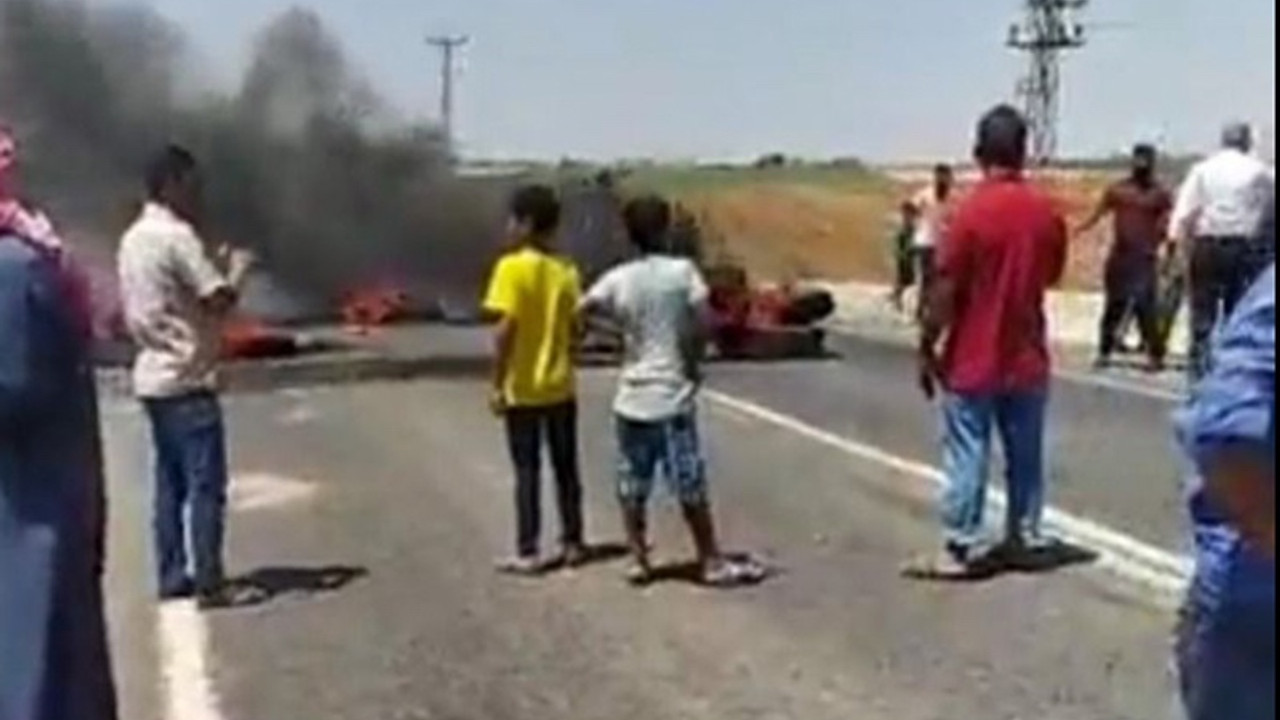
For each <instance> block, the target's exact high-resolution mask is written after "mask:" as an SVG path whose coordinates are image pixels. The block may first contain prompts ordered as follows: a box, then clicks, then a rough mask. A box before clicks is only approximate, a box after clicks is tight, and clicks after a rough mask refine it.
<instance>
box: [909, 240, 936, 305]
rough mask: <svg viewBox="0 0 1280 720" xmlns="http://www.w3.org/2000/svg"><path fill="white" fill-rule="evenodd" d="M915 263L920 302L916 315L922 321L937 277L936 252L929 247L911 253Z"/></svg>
mask: <svg viewBox="0 0 1280 720" xmlns="http://www.w3.org/2000/svg"><path fill="white" fill-rule="evenodd" d="M912 254H913V255H914V256H915V261H916V280H917V282H919V284H920V302H919V307H918V308H917V312H916V315H917V316H918V317H919V318H921V319H923V318H924V313H925V312H926V311H927V310H928V308H929V301H930V300H931V299H932V297H933V286H934V282H935V280H936V278H937V276H938V251H937V249H935V248H931V247H921V248H916V249H914V250H913V251H912Z"/></svg>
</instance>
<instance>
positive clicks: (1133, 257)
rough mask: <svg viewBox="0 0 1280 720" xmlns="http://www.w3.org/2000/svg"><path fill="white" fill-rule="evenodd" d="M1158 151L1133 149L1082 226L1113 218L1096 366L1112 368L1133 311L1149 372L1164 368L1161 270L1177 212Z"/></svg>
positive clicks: (1083, 228) (1141, 147)
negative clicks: (1124, 172) (1127, 169)
mask: <svg viewBox="0 0 1280 720" xmlns="http://www.w3.org/2000/svg"><path fill="white" fill-rule="evenodd" d="M1157 157H1158V153H1157V151H1156V149H1155V148H1154V147H1152V146H1151V145H1139V146H1137V147H1136V148H1134V150H1133V169H1132V172H1131V174H1130V175H1129V177H1128V178H1126V179H1124V180H1121V181H1120V182H1117V183H1115V184H1114V185H1112V186H1111V187H1109V188H1107V191H1106V193H1104V194H1103V196H1102V201H1101V202H1100V203H1099V204H1098V209H1097V210H1096V211H1095V212H1094V213H1093V215H1091V216H1090V217H1089V219H1088V220H1086V221H1085V223H1084V224H1083V225H1081V226H1080V229H1079V232H1080V233H1086V232H1088V231H1089V230H1091V229H1093V227H1094V226H1095V225H1097V224H1098V223H1099V222H1101V221H1102V219H1103V218H1105V217H1106V216H1107V215H1111V216H1112V218H1113V221H1114V230H1113V235H1114V241H1113V242H1112V245H1111V254H1110V256H1109V257H1108V258H1107V268H1106V292H1107V300H1106V309H1105V310H1104V311H1103V313H1102V323H1101V328H1100V331H1099V332H1100V339H1099V343H1098V361H1097V367H1098V368H1099V369H1105V368H1107V367H1110V365H1111V362H1112V357H1113V355H1114V354H1115V351H1116V347H1117V345H1118V344H1119V341H1120V339H1121V338H1120V331H1121V327H1122V324H1123V323H1124V321H1125V319H1126V318H1127V317H1129V313H1130V312H1132V313H1133V316H1134V317H1135V318H1136V319H1137V321H1138V326H1139V328H1140V329H1141V331H1142V344H1143V347H1144V348H1145V349H1146V351H1147V356H1148V359H1149V364H1148V369H1149V370H1150V371H1151V372H1160V371H1161V370H1163V369H1164V364H1165V350H1166V345H1167V343H1166V340H1165V337H1164V333H1163V332H1162V330H1161V328H1162V326H1163V323H1162V322H1161V320H1160V308H1159V287H1158V286H1159V280H1158V275H1159V266H1160V256H1161V254H1162V251H1163V249H1165V248H1167V247H1170V245H1169V243H1167V242H1166V237H1165V236H1166V233H1165V228H1167V227H1168V224H1169V214H1170V213H1171V212H1173V195H1172V194H1171V193H1170V192H1169V191H1168V190H1167V189H1165V188H1164V187H1163V186H1162V185H1161V184H1160V182H1159V180H1158V179H1157V178H1156V164H1157Z"/></svg>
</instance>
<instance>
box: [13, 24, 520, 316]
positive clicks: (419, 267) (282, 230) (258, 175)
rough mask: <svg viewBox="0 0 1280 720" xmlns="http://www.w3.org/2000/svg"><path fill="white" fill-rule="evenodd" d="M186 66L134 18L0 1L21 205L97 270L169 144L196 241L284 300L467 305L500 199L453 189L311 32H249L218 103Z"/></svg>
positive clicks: (442, 158)
mask: <svg viewBox="0 0 1280 720" xmlns="http://www.w3.org/2000/svg"><path fill="white" fill-rule="evenodd" d="M197 64H198V63H197V62H196V60H195V58H194V56H193V53H191V52H190V48H189V47H188V45H187V41H186V38H185V36H184V34H183V33H182V31H181V30H180V29H179V28H177V27H175V26H174V25H172V24H171V23H169V22H168V21H167V20H165V19H164V18H163V17H161V16H159V15H158V14H156V13H155V12H154V11H152V10H149V9H146V8H142V7H130V6H125V7H110V6H108V7H103V6H100V5H97V4H93V5H90V4H89V3H86V2H83V1H80V0H0V122H4V123H5V124H7V125H9V126H10V127H12V128H14V129H15V131H16V134H17V135H18V136H19V138H20V140H21V142H22V146H23V157H24V161H23V163H24V169H23V174H24V177H25V179H26V183H25V184H26V186H27V188H28V190H29V191H30V194H31V195H32V196H33V197H34V198H35V199H36V200H37V201H38V202H40V203H42V204H44V205H45V206H46V207H48V208H49V209H50V210H51V211H52V213H53V214H54V215H55V216H56V218H57V219H58V220H59V222H60V224H61V225H63V226H64V227H74V228H75V229H76V230H77V231H78V232H76V233H74V234H75V235H76V236H77V237H88V238H94V239H95V240H94V242H95V243H96V244H97V245H99V250H101V251H103V254H106V253H109V251H110V249H111V245H112V244H113V243H114V238H115V237H116V236H118V234H119V232H120V231H121V230H122V229H123V227H124V226H125V224H126V223H127V221H128V219H129V216H130V214H131V213H132V212H134V211H135V210H136V207H137V202H138V200H139V198H140V196H141V187H140V185H141V183H140V168H141V167H142V166H143V165H144V163H145V159H146V158H147V156H148V155H149V154H151V153H152V152H154V151H155V150H156V149H157V148H158V147H160V146H161V145H163V144H164V143H166V142H178V143H180V144H183V145H186V146H188V147H190V148H191V149H192V150H193V151H195V153H196V154H197V155H198V156H199V157H200V159H201V162H202V167H203V171H204V176H205V184H206V193H207V204H208V207H207V211H208V212H207V227H206V228H205V233H206V234H207V235H209V236H210V237H211V239H214V240H218V241H225V242H231V243H233V244H238V245H243V246H247V247H250V248H253V249H255V250H257V251H258V253H259V254H260V255H261V256H262V258H263V260H264V262H265V264H266V265H267V267H268V268H269V270H270V272H271V274H272V275H273V276H274V277H275V278H277V279H278V280H279V281H281V282H283V283H284V284H285V285H286V286H288V287H289V288H290V289H291V290H293V291H294V292H295V293H300V294H303V295H305V296H306V297H308V298H310V299H311V300H313V301H316V302H322V303H331V302H335V301H337V300H338V299H339V298H340V297H341V295H342V294H343V293H345V292H347V291H350V290H352V289H354V288H359V287H362V286H364V285H367V284H369V283H374V282H394V283H397V284H400V285H402V286H403V287H405V288H407V289H410V290H411V292H413V293H414V294H416V295H421V296H423V297H427V296H434V297H449V298H453V299H459V298H468V299H469V298H471V297H473V296H474V293H475V288H476V286H477V285H478V284H479V283H480V281H481V279H482V277H483V273H484V271H485V268H486V266H487V265H488V263H489V262H490V260H491V259H492V257H493V254H494V252H495V251H496V240H495V238H496V237H497V235H498V234H497V232H496V231H497V229H498V228H497V221H498V219H499V217H500V212H499V210H500V200H501V197H500V194H501V192H502V189H501V188H499V187H496V186H495V185H494V184H492V183H479V182H475V181H463V180H460V179H458V178H456V177H455V176H454V174H453V173H452V170H451V167H452V165H451V161H450V159H451V154H450V149H449V148H448V147H447V143H446V142H445V140H444V138H442V137H441V135H440V134H439V133H438V132H437V131H436V130H435V129H434V128H432V127H427V126H418V125H411V124H406V123H402V122H398V121H397V120H396V119H395V116H394V114H393V113H392V112H390V111H389V110H388V108H387V107H385V105H384V103H383V102H382V101H381V99H380V98H379V97H378V94H377V93H376V91H375V90H374V89H373V88H372V87H371V86H370V85H369V83H367V82H366V81H365V80H364V78H363V77H362V76H361V74H360V73H359V72H358V71H357V70H356V69H354V68H353V67H352V66H351V65H350V64H349V62H348V61H347V59H346V57H345V55H344V53H343V49H342V47H341V45H340V44H339V42H338V41H337V40H336V39H335V38H334V36H333V35H332V34H330V33H329V32H328V31H327V30H326V29H325V27H324V26H323V24H322V23H321V21H320V20H319V18H318V17H317V16H315V15H314V14H312V13H310V12H308V11H305V10H292V11H289V12H287V13H285V14H284V15H283V16H281V17H279V18H278V19H277V20H275V21H274V22H273V23H271V24H270V25H269V26H267V27H266V28H265V29H263V30H262V32H261V33H260V34H259V36H258V37H257V40H256V44H255V46H254V52H253V55H252V60H251V62H250V63H249V66H248V69H247V71H246V72H245V75H244V77H243V78H241V79H240V81H239V83H238V85H236V86H234V87H232V88H230V89H226V88H221V89H218V88H216V87H215V85H214V84H213V83H211V82H209V81H208V80H207V79H202V78H201V77H200V76H199V74H198V73H197V72H195V67H196V65H197ZM107 256H109V255H107Z"/></svg>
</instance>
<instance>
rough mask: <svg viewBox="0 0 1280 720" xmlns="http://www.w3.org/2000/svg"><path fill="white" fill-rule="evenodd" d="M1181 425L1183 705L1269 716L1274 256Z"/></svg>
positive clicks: (1193, 715) (1249, 718) (1226, 717)
mask: <svg viewBox="0 0 1280 720" xmlns="http://www.w3.org/2000/svg"><path fill="white" fill-rule="evenodd" d="M1272 230H1273V231H1274V228H1273V229H1272ZM1178 424H1179V430H1180V435H1181V439H1182V441H1183V443H1184V445H1185V446H1186V449H1187V452H1188V454H1189V455H1190V456H1191V458H1192V460H1193V465H1194V469H1195V471H1196V472H1195V476H1196V482H1195V484H1194V487H1193V492H1192V493H1191V496H1190V513H1191V518H1192V521H1193V522H1194V539H1195V548H1196V574H1195V580H1194V581H1193V583H1192V586H1191V591H1190V594H1189V596H1188V600H1187V604H1186V607H1185V609H1184V612H1183V618H1182V624H1181V628H1180V632H1179V638H1178V641H1179V642H1178V664H1179V666H1180V669H1181V674H1182V693H1183V699H1184V701H1185V704H1186V709H1187V716H1188V719H1189V720H1275V717H1276V274H1275V266H1274V265H1272V266H1271V268H1270V270H1267V271H1264V274H1263V276H1262V278H1261V279H1260V280H1259V281H1258V283H1257V284H1256V285H1254V287H1253V289H1252V290H1251V291H1250V293H1249V294H1248V296H1247V297H1246V298H1245V299H1244V300H1243V301H1242V302H1241V304H1240V306H1239V307H1238V308H1237V310H1236V313H1235V315H1234V316H1233V317H1232V318H1231V319H1230V321H1229V322H1228V323H1227V325H1226V327H1225V329H1224V330H1223V332H1222V334H1221V335H1220V336H1219V338H1218V340H1217V341H1216V347H1215V352H1214V357H1213V362H1212V367H1211V369H1210V370H1209V372H1208V374H1207V375H1206V376H1205V378H1204V380H1203V381H1202V382H1201V383H1200V384H1199V386H1198V387H1197V389H1196V391H1195V393H1194V396H1193V398H1192V400H1191V401H1190V403H1189V404H1188V405H1187V407H1186V409H1185V410H1184V411H1183V412H1182V413H1181V414H1180V417H1179V423H1178Z"/></svg>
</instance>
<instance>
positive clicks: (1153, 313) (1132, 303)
mask: <svg viewBox="0 0 1280 720" xmlns="http://www.w3.org/2000/svg"><path fill="white" fill-rule="evenodd" d="M1106 286H1107V287H1106V290H1107V300H1106V307H1105V309H1104V310H1103V312H1102V326H1101V328H1100V337H1099V342H1098V353H1099V355H1101V356H1102V357H1103V358H1110V357H1111V356H1112V355H1114V354H1115V351H1116V348H1117V346H1118V345H1119V343H1120V341H1121V339H1122V338H1121V337H1120V333H1121V332H1122V331H1123V329H1124V324H1125V320H1126V319H1127V318H1128V317H1129V316H1130V313H1132V317H1134V318H1135V319H1136V320H1137V322H1138V327H1139V329H1140V330H1141V332H1142V344H1143V347H1144V348H1146V350H1147V353H1148V354H1149V355H1150V356H1151V357H1152V359H1154V360H1164V356H1165V337H1164V334H1163V333H1162V332H1161V327H1160V305H1159V282H1158V279H1157V277H1156V259H1155V258H1146V257H1132V258H1130V257H1113V258H1111V260H1110V261H1109V262H1108V263H1107V277H1106Z"/></svg>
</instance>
